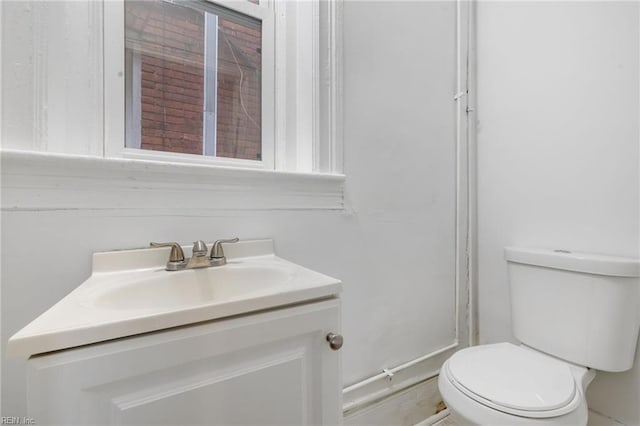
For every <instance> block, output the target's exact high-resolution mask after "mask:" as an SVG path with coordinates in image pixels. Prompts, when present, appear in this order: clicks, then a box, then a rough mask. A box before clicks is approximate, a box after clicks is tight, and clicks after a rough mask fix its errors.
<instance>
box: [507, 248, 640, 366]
mask: <svg viewBox="0 0 640 426" xmlns="http://www.w3.org/2000/svg"><path fill="white" fill-rule="evenodd" d="M505 259H506V260H507V265H508V274H509V290H510V300H511V315H512V322H513V332H514V335H515V337H516V338H517V339H518V340H520V341H521V342H522V343H524V344H525V345H527V346H530V347H532V348H535V349H537V350H540V351H542V352H546V353H548V354H550V355H554V356H556V357H559V358H562V359H564V360H567V361H570V362H573V363H575V364H579V365H582V366H586V367H591V368H595V369H598V370H604V371H625V370H628V369H630V368H631V367H632V365H633V359H634V354H635V350H636V343H637V340H638V330H639V329H640V281H639V278H638V277H639V276H640V262H639V260H638V259H631V258H624V257H613V256H602V255H595V254H587V253H574V252H569V251H567V250H543V249H529V248H518V247H506V248H505Z"/></svg>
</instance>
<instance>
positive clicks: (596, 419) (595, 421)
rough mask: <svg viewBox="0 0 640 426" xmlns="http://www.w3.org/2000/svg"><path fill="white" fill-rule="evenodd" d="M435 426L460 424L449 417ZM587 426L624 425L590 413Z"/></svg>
mask: <svg viewBox="0 0 640 426" xmlns="http://www.w3.org/2000/svg"><path fill="white" fill-rule="evenodd" d="M433 426H458V424H457V423H456V422H454V421H453V420H451V417H449V416H447V417H445V418H444V419H442V420H440V421H439V422H438V423H435V424H434V425H433ZM587 426H624V425H623V424H622V423H619V422H616V421H615V420H612V419H610V418H608V417H605V416H603V415H601V414H598V413H595V412H593V411H590V412H589V422H588V423H587Z"/></svg>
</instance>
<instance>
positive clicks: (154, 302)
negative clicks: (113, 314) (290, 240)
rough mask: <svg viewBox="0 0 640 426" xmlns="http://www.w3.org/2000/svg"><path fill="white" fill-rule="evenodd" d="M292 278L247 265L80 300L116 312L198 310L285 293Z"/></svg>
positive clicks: (128, 285) (157, 279)
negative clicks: (220, 302)
mask: <svg viewBox="0 0 640 426" xmlns="http://www.w3.org/2000/svg"><path fill="white" fill-rule="evenodd" d="M293 275H294V274H293V273H292V272H291V271H289V270H287V268H285V267H282V266H279V267H277V266H260V265H252V264H250V263H249V264H247V262H244V263H243V262H238V263H235V264H227V265H224V266H220V267H216V268H206V269H191V270H184V271H178V272H171V273H168V272H166V271H155V272H153V273H151V274H149V276H147V277H144V278H142V277H139V278H137V279H133V280H126V279H125V280H120V281H119V282H117V283H116V284H115V285H113V286H108V287H105V286H102V287H99V288H96V289H94V291H89V292H87V293H86V294H84V295H82V296H81V298H82V301H83V303H84V304H86V305H89V306H94V307H96V308H104V309H114V310H129V309H167V308H173V307H176V308H177V307H181V306H197V305H202V304H207V303H212V302H216V301H223V300H238V299H243V298H247V297H251V296H257V295H260V294H264V293H269V292H273V291H285V290H286V285H287V283H289V282H290V281H291V280H292V278H293Z"/></svg>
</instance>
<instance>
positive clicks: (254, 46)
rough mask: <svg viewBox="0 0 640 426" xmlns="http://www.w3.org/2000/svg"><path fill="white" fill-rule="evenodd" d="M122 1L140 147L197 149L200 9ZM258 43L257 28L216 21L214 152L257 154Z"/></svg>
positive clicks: (201, 46) (201, 54)
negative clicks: (137, 90) (137, 94)
mask: <svg viewBox="0 0 640 426" xmlns="http://www.w3.org/2000/svg"><path fill="white" fill-rule="evenodd" d="M255 1H257V0H255ZM125 5H126V6H125V7H126V28H127V47H128V48H132V49H134V50H135V51H137V52H139V58H140V68H141V76H140V77H141V78H140V81H141V147H142V149H150V150H157V151H168V152H181V153H189V154H202V153H203V141H202V133H203V103H204V45H205V44H204V14H203V13H202V12H199V11H196V10H193V9H190V8H187V7H180V6H175V5H172V4H169V3H164V2H162V1H154V2H149V1H142V2H138V1H131V2H129V1H127V2H125ZM260 47H261V33H260V29H259V28H255V27H252V26H250V25H246V24H244V23H242V22H241V21H238V22H234V21H232V20H229V19H223V18H219V19H218V97H217V113H218V117H217V132H216V140H217V146H216V151H217V152H216V155H217V156H221V157H232V158H242V159H250V160H257V159H260V158H261V142H260V139H261V138H260V136H261V129H260V126H261V105H260V103H261V96H260V95H261V93H260V92H261V88H260V81H261V75H260V64H261V52H260Z"/></svg>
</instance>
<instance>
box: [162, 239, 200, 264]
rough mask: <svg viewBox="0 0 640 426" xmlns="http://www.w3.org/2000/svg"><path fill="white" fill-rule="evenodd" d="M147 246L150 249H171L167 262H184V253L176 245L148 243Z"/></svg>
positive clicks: (178, 245)
mask: <svg viewBox="0 0 640 426" xmlns="http://www.w3.org/2000/svg"><path fill="white" fill-rule="evenodd" d="M149 245H150V246H151V247H171V254H170V255H169V262H184V252H183V251H182V247H180V244H178V243H149ZM205 250H206V249H205Z"/></svg>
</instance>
